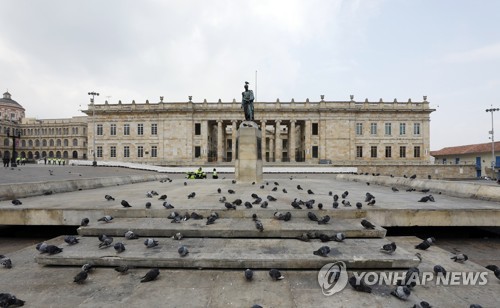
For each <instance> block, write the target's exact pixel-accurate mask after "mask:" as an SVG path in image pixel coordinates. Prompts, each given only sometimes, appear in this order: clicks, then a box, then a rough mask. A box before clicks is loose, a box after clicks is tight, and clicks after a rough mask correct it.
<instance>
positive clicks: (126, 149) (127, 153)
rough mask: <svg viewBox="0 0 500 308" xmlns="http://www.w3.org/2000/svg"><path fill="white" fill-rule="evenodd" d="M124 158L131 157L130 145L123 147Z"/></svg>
mask: <svg viewBox="0 0 500 308" xmlns="http://www.w3.org/2000/svg"><path fill="white" fill-rule="evenodd" d="M123 157H130V147H129V146H128V145H126V146H124V147H123Z"/></svg>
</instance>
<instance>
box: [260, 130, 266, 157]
mask: <svg viewBox="0 0 500 308" xmlns="http://www.w3.org/2000/svg"><path fill="white" fill-rule="evenodd" d="M260 130H261V133H262V140H261V141H262V142H261V148H262V161H265V160H266V120H262V121H261V122H260Z"/></svg>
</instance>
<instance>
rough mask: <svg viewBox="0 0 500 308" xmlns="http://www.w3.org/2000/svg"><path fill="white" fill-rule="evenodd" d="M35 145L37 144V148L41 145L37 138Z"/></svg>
mask: <svg viewBox="0 0 500 308" xmlns="http://www.w3.org/2000/svg"><path fill="white" fill-rule="evenodd" d="M35 146H36V147H37V148H38V147H40V140H38V139H37V140H35Z"/></svg>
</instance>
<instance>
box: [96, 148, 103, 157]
mask: <svg viewBox="0 0 500 308" xmlns="http://www.w3.org/2000/svg"><path fill="white" fill-rule="evenodd" d="M97 157H102V146H98V147H97Z"/></svg>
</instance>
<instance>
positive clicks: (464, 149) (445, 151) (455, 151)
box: [431, 141, 500, 156]
mask: <svg viewBox="0 0 500 308" xmlns="http://www.w3.org/2000/svg"><path fill="white" fill-rule="evenodd" d="M495 152H498V153H500V141H497V142H495ZM473 153H491V142H489V143H479V144H469V145H461V146H457V147H447V148H442V149H441V150H439V151H431V156H447V155H459V154H473Z"/></svg>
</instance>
